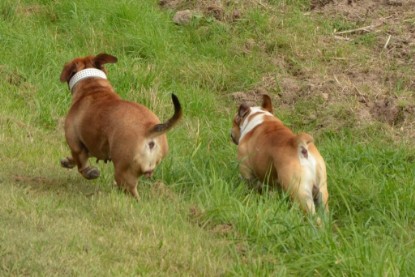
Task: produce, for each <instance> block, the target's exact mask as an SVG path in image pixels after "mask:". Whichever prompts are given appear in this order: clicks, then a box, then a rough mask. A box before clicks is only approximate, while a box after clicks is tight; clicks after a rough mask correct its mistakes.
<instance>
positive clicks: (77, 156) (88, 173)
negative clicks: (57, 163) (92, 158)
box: [71, 149, 99, 180]
mask: <svg viewBox="0 0 415 277" xmlns="http://www.w3.org/2000/svg"><path fill="white" fill-rule="evenodd" d="M71 152H72V160H73V161H74V162H75V163H76V165H77V167H78V171H79V173H81V175H82V176H84V178H85V179H88V180H92V179H95V178H98V177H99V170H98V169H97V168H95V167H92V166H88V153H87V151H86V150H85V149H82V150H80V151H73V150H72V151H71Z"/></svg>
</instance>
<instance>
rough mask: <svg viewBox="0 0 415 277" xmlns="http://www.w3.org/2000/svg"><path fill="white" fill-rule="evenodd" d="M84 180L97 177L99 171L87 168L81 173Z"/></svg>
mask: <svg viewBox="0 0 415 277" xmlns="http://www.w3.org/2000/svg"><path fill="white" fill-rule="evenodd" d="M81 174H82V176H84V177H85V179H88V180H92V179H96V178H98V177H99V170H98V169H97V168H95V167H87V168H85V169H83V170H82V171H81Z"/></svg>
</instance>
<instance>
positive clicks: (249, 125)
mask: <svg viewBox="0 0 415 277" xmlns="http://www.w3.org/2000/svg"><path fill="white" fill-rule="evenodd" d="M253 114H255V115H254V116H253V117H251V118H249V117H250V116H251V115H253ZM267 115H270V116H273V115H272V113H270V112H267V111H264V110H263V109H262V108H261V107H251V108H250V112H249V114H248V115H247V116H246V119H245V121H244V123H243V124H242V126H241V135H240V137H239V143H241V141H242V139H243V138H244V137H245V135H246V134H248V133H249V132H250V131H252V130H253V129H254V128H255V127H256V126H258V125H260V124H261V123H262V122H264V116H267Z"/></svg>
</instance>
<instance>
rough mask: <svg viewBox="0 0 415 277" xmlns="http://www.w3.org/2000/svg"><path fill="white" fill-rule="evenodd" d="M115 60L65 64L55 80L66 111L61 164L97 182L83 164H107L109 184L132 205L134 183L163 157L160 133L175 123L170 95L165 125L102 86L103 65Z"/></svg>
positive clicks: (95, 171) (78, 60)
mask: <svg viewBox="0 0 415 277" xmlns="http://www.w3.org/2000/svg"><path fill="white" fill-rule="evenodd" d="M115 62H117V58H116V57H114V56H111V55H108V54H105V53H102V54H99V55H97V56H87V57H83V58H76V59H74V60H72V61H70V62H68V63H66V64H65V66H64V68H63V70H62V73H61V76H60V80H61V81H62V82H67V83H68V85H69V89H70V91H71V93H72V105H71V107H70V109H69V112H68V115H67V116H66V120H65V137H66V141H67V143H68V146H69V148H70V150H71V156H70V157H67V158H65V159H62V160H61V165H62V166H63V167H65V168H73V167H74V166H77V167H78V171H79V172H80V173H81V175H82V176H83V177H85V178H86V179H95V178H97V177H98V176H99V174H100V173H99V171H98V169H97V168H94V167H91V166H88V158H89V157H96V158H97V160H104V161H112V162H113V163H114V169H115V181H116V182H117V185H118V186H119V187H120V188H122V189H123V190H125V191H128V192H130V193H131V194H132V195H133V196H134V197H136V198H137V199H138V198H139V196H138V192H137V179H138V177H139V176H141V175H146V176H151V175H152V174H153V171H154V169H155V167H156V166H157V165H158V164H159V163H160V161H161V159H162V158H163V157H164V156H165V155H166V154H167V151H168V145H167V138H166V135H165V133H166V132H167V131H168V130H170V129H171V128H172V127H173V126H174V125H175V124H176V123H177V122H178V120H179V119H180V118H181V116H182V110H181V106H180V102H179V100H178V98H177V97H176V96H175V95H174V94H173V95H172V101H173V105H174V115H173V116H172V117H171V118H170V119H169V120H168V121H166V122H165V123H160V120H159V119H158V117H157V116H156V115H155V114H154V113H152V112H151V111H150V110H149V109H147V108H146V107H145V106H143V105H140V104H137V103H133V102H128V101H124V100H122V99H121V98H120V96H118V94H116V92H115V91H114V89H113V87H112V86H111V84H110V82H109V81H108V80H107V76H106V70H105V68H104V67H103V65H104V64H106V63H115Z"/></svg>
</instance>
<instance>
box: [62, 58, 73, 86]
mask: <svg viewBox="0 0 415 277" xmlns="http://www.w3.org/2000/svg"><path fill="white" fill-rule="evenodd" d="M75 73H76V64H75V62H73V61H72V62H69V63H67V64H65V65H64V66H63V70H62V73H61V77H60V80H61V82H62V83H63V82H68V81H69V79H70V78H71V77H72V76H73V75H74V74H75Z"/></svg>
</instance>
